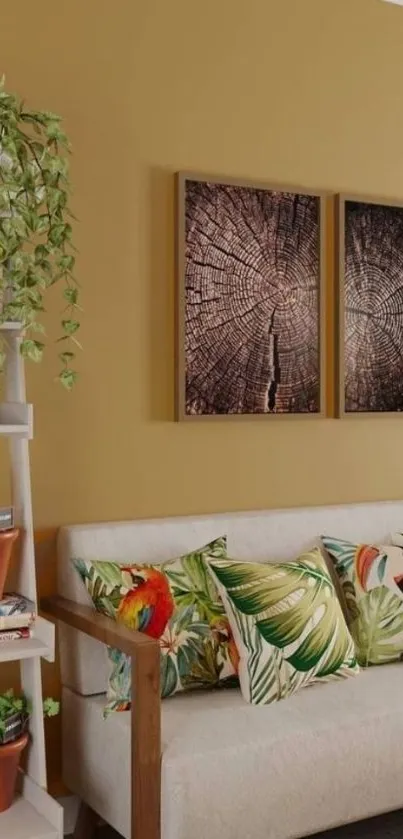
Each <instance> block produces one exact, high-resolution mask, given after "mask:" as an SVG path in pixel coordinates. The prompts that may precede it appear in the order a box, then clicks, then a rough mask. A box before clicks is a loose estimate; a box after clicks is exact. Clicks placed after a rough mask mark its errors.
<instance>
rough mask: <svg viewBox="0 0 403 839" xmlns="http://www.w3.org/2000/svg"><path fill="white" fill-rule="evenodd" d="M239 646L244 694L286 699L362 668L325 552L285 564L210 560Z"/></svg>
mask: <svg viewBox="0 0 403 839" xmlns="http://www.w3.org/2000/svg"><path fill="white" fill-rule="evenodd" d="M208 564H209V569H210V572H211V574H212V575H213V578H214V579H215V580H216V582H217V585H218V588H219V591H220V593H221V595H222V598H223V601H224V606H225V609H226V612H227V615H228V619H229V622H230V624H231V627H232V631H233V634H234V638H235V642H236V644H237V647H238V651H239V655H240V660H239V679H240V684H241V689H242V693H243V696H244V698H245V699H246V700H247V701H248V702H251V703H252V704H254V705H265V704H269V703H271V702H276V701H277V700H279V699H284V698H285V697H287V696H290V695H291V694H292V693H295V692H296V691H297V690H299V689H300V688H302V687H304V686H305V685H310V684H312V683H313V682H316V681H318V680H319V681H328V680H329V679H334V678H343V677H346V676H351V675H354V674H355V673H357V672H358V669H359V668H358V665H357V662H356V658H355V653H354V644H353V641H352V638H351V636H350V634H349V631H348V628H347V625H346V622H345V620H344V617H343V613H342V610H341V607H340V604H339V601H338V599H337V596H336V592H335V589H334V586H333V583H332V580H331V577H330V575H329V572H328V570H327V568H326V563H325V560H324V559H323V557H322V555H321V552H320V550H319V549H317V548H316V549H314V550H312V551H309V552H308V553H305V554H303V555H302V556H300V557H299V558H298V559H297V560H295V562H289V563H284V564H271V563H270V564H269V563H265V564H260V563H259V564H255V563H250V562H236V561H234V560H231V559H218V558H209V559H208Z"/></svg>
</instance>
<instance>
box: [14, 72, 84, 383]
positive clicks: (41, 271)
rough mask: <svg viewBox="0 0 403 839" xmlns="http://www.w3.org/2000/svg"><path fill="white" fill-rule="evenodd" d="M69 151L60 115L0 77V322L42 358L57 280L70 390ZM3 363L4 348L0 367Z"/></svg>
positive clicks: (29, 354)
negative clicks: (50, 294)
mask: <svg viewBox="0 0 403 839" xmlns="http://www.w3.org/2000/svg"><path fill="white" fill-rule="evenodd" d="M68 152H69V143H68V140H67V137H66V135H65V133H64V132H63V131H62V128H61V119H60V117H59V116H57V115H56V114H53V113H50V112H48V111H35V110H30V109H29V108H27V107H26V105H25V103H24V102H23V101H21V100H20V99H19V98H18V97H17V96H14V95H13V94H11V93H8V92H7V91H6V90H5V87H4V78H3V79H0V324H1V323H3V322H5V321H18V322H19V323H21V325H22V329H23V340H22V341H21V344H20V347H21V353H22V354H23V356H24V357H25V358H30V359H32V360H33V361H40V360H41V358H42V355H43V351H44V342H43V340H40V339H39V338H38V336H42V334H44V331H45V330H44V327H43V324H42V322H41V312H43V311H44V298H45V296H46V294H47V291H48V289H49V288H50V287H51V286H53V285H55V283H59V282H60V283H61V284H62V286H63V300H64V310H63V314H62V317H61V336H60V338H59V339H58V340H59V341H61V342H62V345H61V351H60V352H59V361H60V363H61V369H60V372H59V375H58V379H59V381H60V382H61V383H62V384H63V385H64V386H65V387H66V388H67V389H70V388H71V387H72V386H73V385H74V383H75V381H76V378H77V373H76V371H75V370H74V358H75V350H76V347H80V344H79V342H78V340H77V331H78V329H79V326H80V324H79V321H78V320H77V312H78V311H79V309H80V307H79V304H78V287H77V282H76V279H75V277H74V264H75V256H74V253H73V251H74V250H75V248H74V247H73V244H72V226H71V219H72V218H73V216H72V214H71V212H70V210H69V206H68V200H69V169H68V159H67V155H68ZM2 340H3V341H4V340H5V339H4V338H3V339H2ZM4 361H5V353H4V344H3V345H2V346H0V370H1V369H2V367H3V365H4Z"/></svg>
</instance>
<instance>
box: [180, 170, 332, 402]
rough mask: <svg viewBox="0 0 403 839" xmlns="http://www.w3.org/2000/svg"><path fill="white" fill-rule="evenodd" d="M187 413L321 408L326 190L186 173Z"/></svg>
mask: <svg viewBox="0 0 403 839" xmlns="http://www.w3.org/2000/svg"><path fill="white" fill-rule="evenodd" d="M182 212H183V213H184V219H183V237H184V242H183V261H182V274H183V277H182V278H180V280H181V283H182V285H181V288H182V291H183V295H184V304H183V310H182V317H183V319H184V324H183V344H184V347H183V375H184V379H185V382H184V395H183V411H184V414H185V416H188V417H191V416H214V415H215V416H219V415H222V416H225V415H250V416H253V415H276V414H277V415H286V414H288V415H293V414H295V415H301V414H306V415H315V414H319V413H320V412H321V407H322V406H321V375H320V367H321V365H320V359H321V353H320V334H319V333H320V323H319V319H320V292H321V198H320V196H317V195H311V194H305V193H297V192H291V191H290V192H288V191H279V190H276V189H265V188H261V187H254V186H248V185H246V186H244V185H237V184H233V183H218V182H210V181H207V180H206V181H204V180H197V179H194V180H192V179H190V178H189V179H187V178H185V179H184V182H183V196H182Z"/></svg>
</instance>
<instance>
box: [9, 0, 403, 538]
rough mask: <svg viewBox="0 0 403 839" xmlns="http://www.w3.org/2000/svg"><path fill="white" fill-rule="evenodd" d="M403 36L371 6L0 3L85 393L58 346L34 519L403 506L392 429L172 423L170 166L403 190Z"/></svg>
mask: <svg viewBox="0 0 403 839" xmlns="http://www.w3.org/2000/svg"><path fill="white" fill-rule="evenodd" d="M402 45H403V10H402V9H399V8H398V7H394V6H391V5H389V4H384V3H381V2H380V0H203V1H202V2H195V0H115V2H113V3H111V2H107V0H69V2H59V3H58V2H55V0H40V2H39V3H33V2H32V0H19V2H16V0H15V1H14V2H8V3H6V2H5V3H3V4H2V11H1V26H0V72H1V71H4V72H5V73H6V75H7V80H8V86H9V87H10V88H11V89H14V90H16V91H17V92H19V93H20V94H22V95H24V97H25V98H26V99H27V100H28V102H29V104H30V105H32V106H37V107H43V108H48V109H51V110H55V111H58V112H60V113H61V114H63V115H64V117H65V124H66V128H67V130H68V132H69V134H70V135H71V139H72V142H73V145H74V159H73V165H72V174H73V178H74V183H75V195H74V202H73V203H74V210H75V212H76V214H77V215H78V216H79V217H80V220H81V224H80V226H79V228H78V230H77V244H78V246H79V249H80V259H79V265H78V271H79V275H80V277H81V280H82V283H83V295H82V301H83V305H84V307H85V313H84V314H83V317H82V335H81V337H82V341H83V343H84V345H85V352H84V353H83V354H82V356H81V357H80V359H79V365H80V370H81V381H80V384H79V385H78V387H77V389H76V391H75V393H73V394H72V395H68V394H65V393H64V392H61V391H60V390H59V389H58V388H57V386H56V385H54V384H53V382H52V377H53V375H54V373H55V372H56V366H55V362H54V356H52V352H53V349H52V350H51V351H50V353H49V358H48V361H47V362H46V363H44V364H43V365H42V367H41V368H35V369H34V370H33V369H31V370H30V375H29V380H30V396H31V398H32V400H33V401H34V403H35V406H36V439H35V441H34V443H33V446H32V455H33V489H34V501H35V515H36V524H37V526H43V525H47V524H49V525H50V524H58V523H61V522H67V521H73V520H74V521H83V520H88V519H104V518H106V517H110V518H124V517H134V516H145V515H153V516H154V515H160V514H171V513H193V512H203V511H214V510H217V511H218V510H227V509H241V508H255V507H265V506H282V505H297V504H314V503H328V502H343V501H353V500H359V499H362V500H365V499H377V498H397V497H400V498H402V497H403V472H402V469H401V467H400V461H401V451H402V444H403V426H402V420H399V419H397V420H395V419H383V420H382V419H373V420H362V421H361V420H358V421H350V422H347V421H344V422H340V421H336V420H324V421H320V420H318V421H311V422H304V421H301V422H297V421H296V422H292V423H288V422H285V423H284V424H282V423H281V422H279V423H276V424H275V425H273V424H272V423H270V422H268V423H267V424H266V423H254V422H250V423H248V422H246V423H245V422H241V423H239V424H238V423H235V422H233V423H220V424H214V423H213V424H208V423H200V424H184V425H175V424H174V423H173V422H172V416H173V371H174V362H173V335H174V331H173V298H174V269H173V232H174V224H173V178H172V173H173V172H174V171H175V170H177V169H191V170H192V169H193V170H196V171H205V172H207V173H217V174H223V175H233V176H243V177H247V178H250V179H253V178H256V179H264V180H268V181H280V182H290V183H299V184H301V185H306V186H307V187H323V188H329V189H335V190H337V189H341V190H348V191H354V192H367V193H370V194H380V195H390V196H398V197H399V196H400V197H401V198H403V104H402V90H403V51H402ZM52 306H53V308H54V312H55V313H56V314H58V308H57V307H58V301H55V302H54V303H52ZM50 335H51V336H52V337H57V329H56V327H55V320H54V318H53V320H52V328H51V330H50ZM1 462H2V463H3V462H4V461H3V460H2V461H1Z"/></svg>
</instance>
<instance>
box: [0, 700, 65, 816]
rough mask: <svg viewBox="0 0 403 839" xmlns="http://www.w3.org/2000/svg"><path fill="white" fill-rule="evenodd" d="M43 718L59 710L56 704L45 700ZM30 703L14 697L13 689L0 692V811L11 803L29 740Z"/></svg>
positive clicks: (54, 714)
mask: <svg viewBox="0 0 403 839" xmlns="http://www.w3.org/2000/svg"><path fill="white" fill-rule="evenodd" d="M43 713H44V716H45V717H54V716H56V714H58V713H59V703H58V702H56V701H55V700H54V699H45V701H44V703H43ZM29 717H30V703H29V701H28V700H27V698H26V697H25V696H16V695H15V694H14V691H13V690H8V691H6V693H3V694H0V813H3V812H4V811H5V810H8V808H9V807H11V804H12V803H13V799H14V794H15V787H16V783H17V776H18V768H19V764H20V758H21V754H22V752H23V750H24V749H25V747H26V745H27V743H28V723H29Z"/></svg>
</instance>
